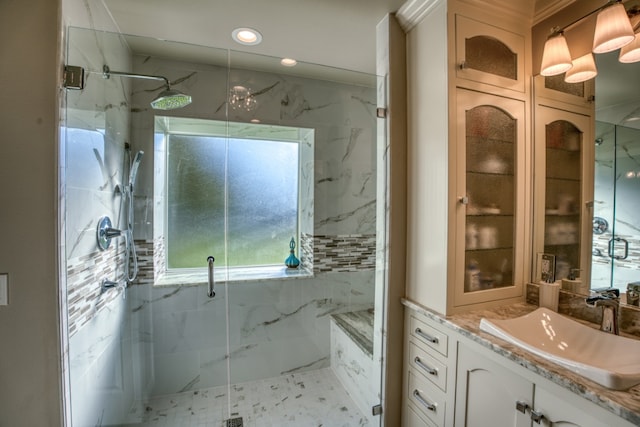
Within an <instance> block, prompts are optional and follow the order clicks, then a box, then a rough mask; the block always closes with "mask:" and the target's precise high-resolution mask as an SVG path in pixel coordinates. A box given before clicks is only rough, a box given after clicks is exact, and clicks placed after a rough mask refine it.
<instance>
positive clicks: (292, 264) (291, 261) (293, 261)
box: [284, 237, 300, 268]
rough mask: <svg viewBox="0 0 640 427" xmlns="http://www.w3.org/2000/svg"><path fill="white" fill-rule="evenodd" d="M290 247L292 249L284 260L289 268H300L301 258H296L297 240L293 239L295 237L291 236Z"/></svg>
mask: <svg viewBox="0 0 640 427" xmlns="http://www.w3.org/2000/svg"><path fill="white" fill-rule="evenodd" d="M289 248H290V249H291V250H290V251H289V252H290V254H289V256H288V257H287V259H285V260H284V265H286V266H287V268H298V266H299V265H300V260H299V259H298V258H296V250H295V249H296V241H295V240H294V239H293V237H292V238H291V241H290V242H289Z"/></svg>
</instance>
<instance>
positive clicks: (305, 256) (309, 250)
mask: <svg viewBox="0 0 640 427" xmlns="http://www.w3.org/2000/svg"><path fill="white" fill-rule="evenodd" d="M298 254H299V255H300V265H301V266H302V268H304V269H305V270H309V271H313V235H311V234H309V233H302V234H301V235H300V246H299V251H298Z"/></svg>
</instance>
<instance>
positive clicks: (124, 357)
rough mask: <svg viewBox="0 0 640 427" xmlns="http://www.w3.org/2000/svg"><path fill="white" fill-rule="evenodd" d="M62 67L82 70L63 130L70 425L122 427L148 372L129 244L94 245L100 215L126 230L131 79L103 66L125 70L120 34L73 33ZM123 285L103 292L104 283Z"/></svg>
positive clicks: (79, 30) (80, 30)
mask: <svg viewBox="0 0 640 427" xmlns="http://www.w3.org/2000/svg"><path fill="white" fill-rule="evenodd" d="M66 39H67V47H66V63H67V64H69V65H74V66H79V67H82V68H84V69H85V76H86V85H85V88H84V90H67V91H66V110H65V114H64V116H63V123H62V129H61V144H62V150H63V152H64V155H65V157H64V158H63V159H61V166H62V167H61V176H62V177H63V182H64V189H63V194H64V201H63V205H64V210H63V211H64V215H65V218H64V220H65V225H66V226H65V231H66V235H65V236H64V239H65V242H64V247H65V253H64V256H65V265H66V272H65V273H66V280H65V285H66V293H67V301H66V304H65V306H66V307H67V340H68V352H64V357H65V358H66V361H65V363H66V365H67V367H68V371H67V375H68V377H67V378H65V380H66V384H65V393H66V395H67V398H68V399H67V400H68V401H69V406H70V413H69V414H68V415H69V419H68V420H67V421H68V423H69V425H73V426H74V427H78V426H89V425H96V424H102V425H119V424H122V423H124V421H125V419H126V417H127V415H128V413H129V409H130V408H131V406H130V405H131V403H132V402H133V401H135V400H137V399H139V398H140V395H141V388H140V387H139V384H140V383H141V382H143V381H144V378H145V375H146V374H147V373H148V372H146V371H145V369H144V367H143V366H142V364H141V359H140V358H139V355H140V353H139V352H138V348H137V346H136V336H135V333H134V331H133V328H132V326H133V325H134V324H135V322H136V320H135V318H134V317H135V315H134V314H132V313H131V311H130V309H129V306H128V300H127V299H123V294H124V293H125V292H126V291H124V290H123V288H122V286H120V284H122V280H123V278H124V274H125V271H124V269H123V261H124V240H123V239H122V238H114V239H112V241H111V244H110V246H109V248H108V249H106V250H100V249H99V248H98V246H97V244H96V225H97V222H98V220H99V219H100V218H101V217H103V216H108V217H110V218H111V221H112V225H113V227H114V228H118V229H120V228H123V227H125V225H126V221H125V216H124V215H125V213H124V212H125V211H124V208H123V206H122V204H121V199H122V196H121V195H119V194H118V193H117V190H116V185H118V184H120V183H122V182H123V181H124V179H125V178H126V176H127V175H126V174H127V166H126V163H127V162H128V157H127V155H126V152H125V150H124V145H125V141H127V140H128V134H129V108H128V105H127V97H126V95H125V94H126V93H127V92H128V91H129V88H130V85H129V82H126V81H124V80H121V79H119V78H114V79H110V80H106V79H103V78H102V77H101V74H102V65H103V64H104V63H105V62H108V63H109V64H110V65H112V66H113V67H114V68H126V67H128V66H129V64H130V55H129V52H128V49H127V46H126V43H125V42H124V40H123V39H122V38H121V36H120V35H118V34H113V33H107V32H97V31H93V30H88V29H83V28H69V31H68V34H67V38H66ZM105 279H107V280H109V281H114V282H118V283H119V286H117V287H113V288H102V286H101V284H102V282H103V280H105Z"/></svg>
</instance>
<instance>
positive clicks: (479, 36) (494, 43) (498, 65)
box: [456, 15, 525, 92]
mask: <svg viewBox="0 0 640 427" xmlns="http://www.w3.org/2000/svg"><path fill="white" fill-rule="evenodd" d="M524 49H525V38H524V36H523V35H521V34H515V33H513V32H510V31H507V30H503V29H501V28H498V27H494V26H493V25H488V24H485V23H482V22H479V21H475V20H473V19H470V18H467V17H465V16H461V15H456V65H457V73H456V76H457V77H458V78H460V79H465V80H471V81H474V82H479V83H487V84H490V85H492V86H497V87H500V88H507V89H512V90H516V91H518V92H524V91H525V85H524Z"/></svg>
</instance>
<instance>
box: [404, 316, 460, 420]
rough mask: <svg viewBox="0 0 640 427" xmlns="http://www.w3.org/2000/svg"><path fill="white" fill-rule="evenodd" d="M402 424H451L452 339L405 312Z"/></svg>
mask: <svg viewBox="0 0 640 427" xmlns="http://www.w3.org/2000/svg"><path fill="white" fill-rule="evenodd" d="M405 331H407V335H406V336H407V339H405V342H404V355H405V360H404V366H405V369H404V378H403V385H404V386H403V399H404V402H405V404H404V405H403V415H402V417H403V420H404V421H403V426H405V427H423V426H436V427H439V426H445V425H447V426H451V425H453V408H454V390H455V360H456V348H455V347H456V346H455V342H452V341H451V340H450V339H449V334H448V333H447V332H446V331H445V330H444V329H443V328H442V326H441V325H438V324H437V323H436V322H434V321H433V320H431V319H428V318H426V317H425V316H422V315H421V314H419V313H417V312H414V311H409V310H407V311H406V312H405Z"/></svg>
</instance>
